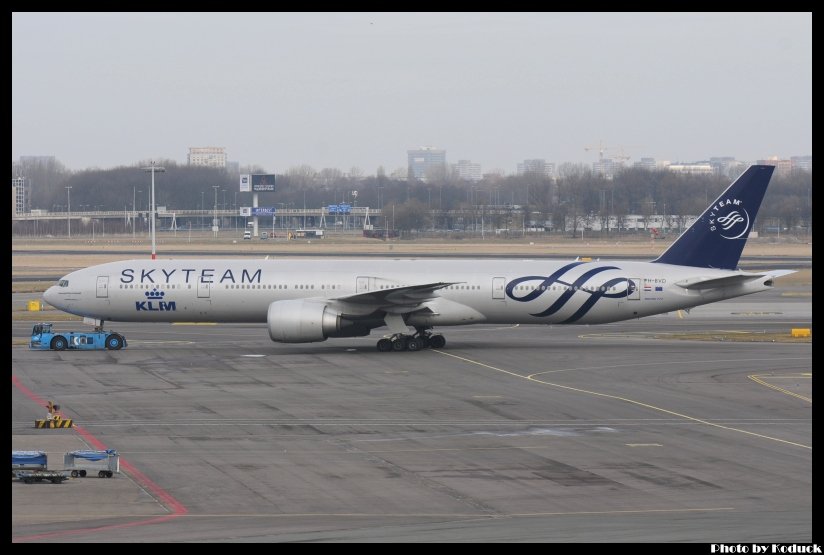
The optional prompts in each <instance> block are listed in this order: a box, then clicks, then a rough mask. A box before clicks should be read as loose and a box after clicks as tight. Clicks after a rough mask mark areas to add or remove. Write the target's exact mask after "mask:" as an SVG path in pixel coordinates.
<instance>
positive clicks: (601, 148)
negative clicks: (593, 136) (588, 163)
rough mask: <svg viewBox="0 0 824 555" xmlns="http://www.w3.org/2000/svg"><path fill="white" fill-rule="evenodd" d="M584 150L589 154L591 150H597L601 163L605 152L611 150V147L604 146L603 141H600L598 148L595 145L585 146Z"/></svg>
mask: <svg viewBox="0 0 824 555" xmlns="http://www.w3.org/2000/svg"><path fill="white" fill-rule="evenodd" d="M584 150H585V151H587V152H589V151H590V150H597V151H598V160H599V161H601V160H603V159H604V151H605V150H609V147H607V146H604V144H603V143H602V142H601V141H598V145H597V146H595V145H589V146H585V147H584Z"/></svg>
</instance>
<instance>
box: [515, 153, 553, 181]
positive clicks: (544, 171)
mask: <svg viewBox="0 0 824 555" xmlns="http://www.w3.org/2000/svg"><path fill="white" fill-rule="evenodd" d="M516 173H517V174H518V175H527V174H532V175H540V176H542V177H554V176H555V163H554V162H547V161H546V160H544V159H543V158H533V159H531V160H524V161H523V162H518V166H517V170H516Z"/></svg>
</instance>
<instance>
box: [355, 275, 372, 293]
mask: <svg viewBox="0 0 824 555" xmlns="http://www.w3.org/2000/svg"><path fill="white" fill-rule="evenodd" d="M356 285H357V286H356V287H355V290H356V292H357V293H366V292H367V291H369V278H368V277H364V276H358V278H357V284H356Z"/></svg>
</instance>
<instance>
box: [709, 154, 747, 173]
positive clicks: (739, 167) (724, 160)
mask: <svg viewBox="0 0 824 555" xmlns="http://www.w3.org/2000/svg"><path fill="white" fill-rule="evenodd" d="M710 166H712V169H713V171H715V173H717V174H718V175H725V176H727V177H737V176H738V175H740V174H741V172H743V171H744V166H745V164H744V162H740V161H738V160H736V159H735V157H734V156H713V157H711V158H710Z"/></svg>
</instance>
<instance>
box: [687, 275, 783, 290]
mask: <svg viewBox="0 0 824 555" xmlns="http://www.w3.org/2000/svg"><path fill="white" fill-rule="evenodd" d="M767 275H768V274H735V275H732V276H724V277H701V276H699V277H691V278H687V279H684V280H681V281H677V282H675V285H677V286H678V287H683V288H684V289H716V288H718V287H732V286H734V285H739V284H741V283H746V282H748V281H752V280H754V279H758V278H762V277H766V276H767Z"/></svg>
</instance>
